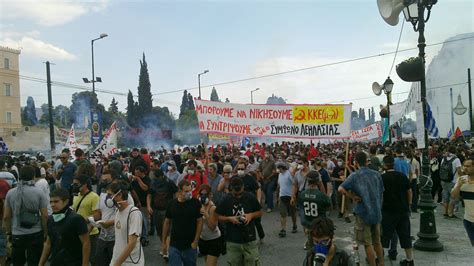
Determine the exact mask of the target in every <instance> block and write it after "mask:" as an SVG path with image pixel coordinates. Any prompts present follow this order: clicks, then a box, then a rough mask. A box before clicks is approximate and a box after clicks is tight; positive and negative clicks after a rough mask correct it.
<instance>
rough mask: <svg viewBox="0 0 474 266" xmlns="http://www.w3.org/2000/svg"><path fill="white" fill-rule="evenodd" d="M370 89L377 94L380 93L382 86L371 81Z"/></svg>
mask: <svg viewBox="0 0 474 266" xmlns="http://www.w3.org/2000/svg"><path fill="white" fill-rule="evenodd" d="M372 91H373V92H374V93H375V95H377V96H379V95H380V94H382V86H380V84H378V83H377V82H374V83H372Z"/></svg>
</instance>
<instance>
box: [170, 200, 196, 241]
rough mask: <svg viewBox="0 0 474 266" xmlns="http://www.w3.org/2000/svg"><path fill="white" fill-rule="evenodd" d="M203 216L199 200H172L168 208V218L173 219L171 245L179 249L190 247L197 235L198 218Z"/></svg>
mask: <svg viewBox="0 0 474 266" xmlns="http://www.w3.org/2000/svg"><path fill="white" fill-rule="evenodd" d="M201 217H202V215H201V203H200V202H199V200H197V199H194V198H193V199H190V200H187V201H184V202H179V201H178V200H177V199H174V200H172V201H171V202H170V204H169V205H168V208H167V209H166V218H168V219H170V220H171V238H170V245H171V246H172V247H175V248H177V249H179V250H186V249H190V248H191V243H192V242H193V241H194V236H195V235H196V224H197V219H199V218H201Z"/></svg>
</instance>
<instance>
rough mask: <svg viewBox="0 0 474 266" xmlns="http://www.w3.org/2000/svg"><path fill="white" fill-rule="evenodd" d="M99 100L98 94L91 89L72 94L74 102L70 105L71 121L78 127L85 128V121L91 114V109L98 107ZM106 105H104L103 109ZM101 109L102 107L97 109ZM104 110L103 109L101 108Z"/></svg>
mask: <svg viewBox="0 0 474 266" xmlns="http://www.w3.org/2000/svg"><path fill="white" fill-rule="evenodd" d="M98 104H99V100H98V99H97V94H95V93H94V92H91V91H82V92H79V93H74V94H73V95H72V104H71V106H70V107H69V110H70V112H69V121H70V122H71V123H74V124H75V126H76V128H85V127H87V126H89V125H85V124H84V121H85V118H86V117H89V116H90V111H91V110H96V109H97V108H98ZM103 107H104V106H102V109H103ZM97 110H100V109H97ZM101 111H102V110H101Z"/></svg>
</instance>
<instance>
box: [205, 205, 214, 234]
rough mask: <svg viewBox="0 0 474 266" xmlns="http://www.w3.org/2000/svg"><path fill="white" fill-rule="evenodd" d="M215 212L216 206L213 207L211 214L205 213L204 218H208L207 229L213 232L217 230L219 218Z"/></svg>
mask: <svg viewBox="0 0 474 266" xmlns="http://www.w3.org/2000/svg"><path fill="white" fill-rule="evenodd" d="M215 211H216V206H212V207H211V208H210V210H209V212H204V217H205V218H206V224H207V227H209V229H210V230H211V231H214V229H216V226H217V216H216V215H214V212H215Z"/></svg>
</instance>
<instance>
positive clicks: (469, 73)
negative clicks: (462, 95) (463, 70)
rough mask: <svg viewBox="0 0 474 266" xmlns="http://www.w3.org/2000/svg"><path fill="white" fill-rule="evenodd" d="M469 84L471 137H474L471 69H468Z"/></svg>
mask: <svg viewBox="0 0 474 266" xmlns="http://www.w3.org/2000/svg"><path fill="white" fill-rule="evenodd" d="M467 85H468V89H469V125H471V126H470V129H471V139H472V138H473V137H474V136H473V135H472V134H474V128H473V126H474V125H473V123H472V91H471V69H470V68H468V69H467Z"/></svg>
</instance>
